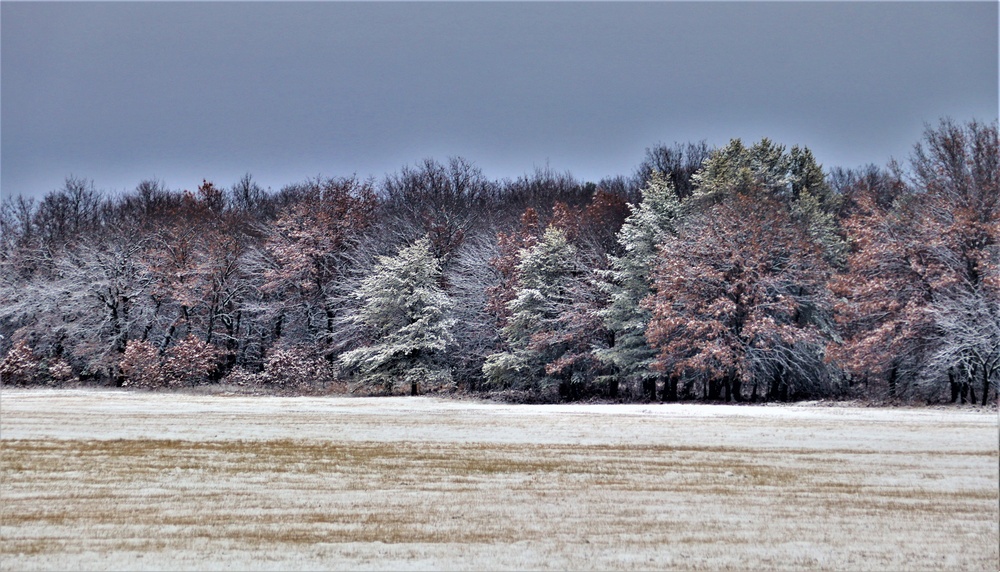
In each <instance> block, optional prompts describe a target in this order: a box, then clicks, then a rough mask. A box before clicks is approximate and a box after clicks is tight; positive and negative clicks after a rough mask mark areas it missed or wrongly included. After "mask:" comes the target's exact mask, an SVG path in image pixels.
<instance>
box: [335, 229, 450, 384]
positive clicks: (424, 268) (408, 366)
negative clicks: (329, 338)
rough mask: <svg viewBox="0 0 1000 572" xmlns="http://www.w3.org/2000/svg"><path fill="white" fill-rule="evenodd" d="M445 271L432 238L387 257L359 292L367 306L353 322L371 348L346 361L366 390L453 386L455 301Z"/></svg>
mask: <svg viewBox="0 0 1000 572" xmlns="http://www.w3.org/2000/svg"><path fill="white" fill-rule="evenodd" d="M440 282H441V267H440V264H439V263H438V260H437V259H436V258H435V257H434V255H433V254H432V252H431V248H430V241H428V240H427V239H426V238H421V239H419V240H417V241H416V242H415V243H414V244H413V245H412V246H409V247H406V248H403V249H402V250H400V251H399V254H397V255H396V256H381V257H379V260H378V263H377V264H376V266H375V269H374V271H373V272H372V274H371V275H370V276H368V277H367V278H366V279H365V280H364V281H363V282H362V283H361V286H360V287H359V288H358V290H357V292H355V294H354V295H355V297H356V298H357V299H358V301H359V302H360V303H361V307H360V308H359V310H358V311H357V313H356V314H355V315H354V316H353V317H352V321H353V322H354V323H355V324H356V325H358V326H361V327H362V328H364V329H365V331H366V332H367V334H368V337H369V338H370V339H371V340H372V342H371V344H369V345H366V346H363V347H360V348H358V349H355V350H352V351H349V352H347V353H344V354H343V355H341V356H340V363H341V365H343V366H344V367H346V368H348V369H349V370H350V371H352V372H353V373H354V375H355V377H356V379H357V380H358V382H359V383H360V384H361V385H362V386H366V387H380V388H381V389H383V390H384V391H386V392H391V391H392V390H393V388H394V387H395V385H396V383H397V382H403V383H404V384H409V385H410V389H411V393H416V392H417V390H418V387H420V386H423V387H425V388H426V387H444V386H448V387H450V386H451V384H452V377H451V368H450V367H449V366H448V364H447V363H446V362H445V360H444V357H445V355H444V352H445V350H446V349H447V348H448V347H449V346H451V345H452V344H453V341H454V340H453V336H452V327H453V326H454V323H455V320H454V319H452V318H451V317H450V310H451V301H450V300H449V298H448V296H447V294H446V293H445V292H444V290H443V289H442V288H441V285H440Z"/></svg>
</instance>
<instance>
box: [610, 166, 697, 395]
mask: <svg viewBox="0 0 1000 572" xmlns="http://www.w3.org/2000/svg"><path fill="white" fill-rule="evenodd" d="M630 208H631V209H632V214H630V215H629V216H628V218H627V219H625V224H623V225H622V228H621V230H620V231H619V232H618V241H619V243H620V244H621V245H622V248H623V249H624V254H623V255H622V256H612V257H610V262H611V269H610V270H606V271H604V272H603V273H602V274H603V278H604V283H603V284H602V286H603V288H604V289H605V291H606V292H607V294H608V296H609V299H610V300H609V304H608V306H607V307H606V308H604V309H603V310H601V318H602V319H603V320H604V325H605V327H607V328H608V330H610V331H611V332H612V334H613V335H614V344H613V345H612V346H611V347H609V348H602V349H599V350H597V351H596V354H597V357H598V358H599V359H600V360H601V361H603V362H604V363H606V364H608V365H611V366H612V367H613V368H614V372H615V373H614V374H613V375H612V376H611V379H609V382H610V383H611V384H612V387H613V388H616V389H617V388H618V387H621V386H622V385H623V384H630V385H629V389H630V390H633V391H639V390H641V391H644V392H645V393H646V394H647V395H648V396H650V397H651V395H649V394H650V393H651V390H650V389H651V388H652V389H655V385H653V384H655V383H656V377H657V375H659V374H658V373H657V372H654V371H653V370H652V369H651V368H650V364H651V363H652V361H653V357H654V355H655V353H656V352H655V351H654V350H653V349H652V348H651V347H650V345H649V343H648V342H647V341H646V325H647V324H649V320H650V317H651V316H652V313H651V312H650V310H649V309H647V308H643V307H642V306H641V305H640V302H642V300H643V299H644V298H645V297H646V296H648V295H649V294H650V293H651V292H652V289H651V285H652V271H653V268H654V266H655V264H656V254H657V245H659V244H661V243H662V242H663V237H664V236H666V235H667V234H674V233H675V232H676V224H677V220H678V216H679V212H680V201H679V200H678V199H677V194H676V193H675V192H674V188H673V185H672V184H671V183H670V180H669V179H668V178H667V175H666V174H664V173H661V172H659V171H653V172H652V174H651V175H650V177H649V181H648V182H647V183H646V186H645V187H644V188H643V189H642V201H641V202H640V203H639V205H638V206H635V205H630ZM616 389H614V390H612V394H615V393H617V390H616Z"/></svg>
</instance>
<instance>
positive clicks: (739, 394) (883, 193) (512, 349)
mask: <svg viewBox="0 0 1000 572" xmlns="http://www.w3.org/2000/svg"><path fill="white" fill-rule="evenodd" d="M998 174H1000V157H998V142H997V121H996V120H994V121H993V122H992V123H983V122H978V121H975V120H973V121H969V122H966V123H956V122H954V121H953V120H950V119H944V120H941V121H940V122H939V123H938V124H937V125H928V126H927V127H926V129H925V132H924V136H923V138H922V139H921V140H920V141H919V142H917V143H916V144H915V145H914V148H913V151H912V153H911V155H910V157H909V158H908V161H907V162H906V163H905V164H900V163H897V162H891V163H890V164H888V165H885V166H876V165H868V166H865V167H861V168H857V169H844V168H832V169H829V170H824V169H823V167H822V166H821V165H820V164H819V163H818V162H817V160H816V159H815V158H814V156H813V154H812V152H811V151H810V150H809V149H808V148H806V147H802V146H792V147H790V148H789V147H786V146H785V145H782V144H779V143H776V142H773V141H770V140H768V139H762V140H760V141H758V142H755V143H752V144H747V143H744V142H742V141H740V140H736V139H734V140H732V141H731V142H730V143H729V144H728V145H726V146H724V147H721V148H710V147H709V146H708V145H707V144H706V143H704V142H701V143H686V144H680V143H675V144H672V145H665V144H660V145H656V146H654V147H651V148H649V149H647V152H646V156H645V158H644V159H643V160H642V161H641V162H640V164H639V165H638V166H637V167H636V169H635V171H634V172H633V173H632V174H631V175H628V176H624V175H622V176H617V177H611V178H606V179H604V180H601V181H599V182H596V183H594V182H581V181H578V180H576V179H575V178H574V177H573V176H572V175H571V174H569V173H559V172H555V171H553V170H551V169H548V168H545V169H536V170H535V171H534V172H533V173H531V174H528V175H524V176H522V177H519V178H517V179H503V180H490V179H488V178H486V177H485V176H484V175H483V173H482V171H481V170H480V169H478V168H477V167H476V166H475V165H474V164H473V163H471V162H469V161H467V160H465V159H462V158H451V159H448V160H447V161H446V162H444V163H441V162H438V161H436V160H433V159H427V160H424V161H423V162H420V163H417V164H415V165H413V166H404V167H402V168H401V170H399V171H398V172H396V173H392V174H389V175H387V176H385V177H384V178H383V179H381V180H375V179H368V180H361V179H358V178H357V177H346V178H344V177H341V178H324V177H317V178H315V179H309V180H305V181H303V182H300V183H295V184H290V185H288V186H285V187H284V188H281V189H280V190H277V191H273V190H270V189H268V190H265V189H262V188H261V187H260V186H259V185H258V184H256V183H255V182H254V180H253V178H252V176H250V175H246V176H244V177H243V178H242V179H241V180H239V181H237V182H236V183H234V184H232V185H231V186H230V187H224V186H217V185H216V184H214V183H213V182H210V181H208V180H205V181H204V182H203V184H202V185H201V186H199V187H198V188H197V189H196V190H195V191H188V190H183V191H178V190H171V189H168V188H166V186H165V185H164V184H163V183H162V182H160V181H157V180H147V181H142V182H141V183H139V185H138V186H137V187H136V188H135V189H134V190H132V191H129V192H124V193H117V194H109V193H104V192H101V191H98V190H96V189H95V188H94V186H93V183H92V182H89V181H87V180H85V179H80V178H76V177H72V176H71V177H69V178H67V179H66V183H65V185H64V187H63V188H61V189H58V190H54V191H52V192H50V193H48V194H47V195H46V196H45V197H44V198H42V199H41V200H38V201H35V200H33V199H31V198H26V197H24V196H21V195H18V196H5V197H4V198H3V201H2V203H0V335H2V339H0V355H3V356H5V357H4V358H3V360H2V362H0V382H2V384H3V385H5V386H15V385H16V386H28V385H34V386H74V387H76V386H94V387H107V386H122V387H134V388H146V389H157V390H158V389H167V388H175V389H176V388H196V387H200V386H205V385H214V384H220V383H221V384H223V385H226V386H230V387H241V388H246V390H248V391H249V390H253V391H261V392H273V393H313V394H315V393H354V394H364V395H373V394H376V395H377V394H398V393H405V394H423V393H437V394H450V395H455V394H458V395H474V396H485V397H491V398H502V399H506V400H514V401H533V402H556V401H577V400H592V399H600V400H610V401H712V402H749V403H754V402H775V401H782V402H783V401H796V400H806V399H832V400H847V399H851V400H863V401H867V402H877V403H915V404H922V403H927V404H931V403H958V404H965V403H972V404H981V405H986V404H988V403H996V401H997V389H998V385H1000V190H998V179H1000V177H998ZM5 194H6V193H5Z"/></svg>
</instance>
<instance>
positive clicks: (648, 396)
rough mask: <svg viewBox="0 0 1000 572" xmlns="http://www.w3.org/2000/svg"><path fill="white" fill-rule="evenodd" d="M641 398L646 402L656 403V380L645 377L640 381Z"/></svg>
mask: <svg viewBox="0 0 1000 572" xmlns="http://www.w3.org/2000/svg"><path fill="white" fill-rule="evenodd" d="M642 398H643V399H644V400H646V401H656V379H655V378H651V377H647V378H643V380H642Z"/></svg>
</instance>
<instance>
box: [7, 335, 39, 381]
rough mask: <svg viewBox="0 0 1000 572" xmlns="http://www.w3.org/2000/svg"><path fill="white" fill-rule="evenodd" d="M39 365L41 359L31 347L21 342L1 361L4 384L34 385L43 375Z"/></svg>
mask: <svg viewBox="0 0 1000 572" xmlns="http://www.w3.org/2000/svg"><path fill="white" fill-rule="evenodd" d="M39 365H40V362H39V359H38V357H37V356H36V355H35V352H33V351H32V350H31V346H29V345H28V342H26V341H24V340H21V341H20V342H18V343H16V344H14V347H12V348H10V351H8V352H7V355H6V356H4V358H3V361H0V378H2V381H3V383H4V384H28V383H33V382H34V381H35V380H37V379H38V376H39V374H40V373H41V371H40V367H39Z"/></svg>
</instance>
